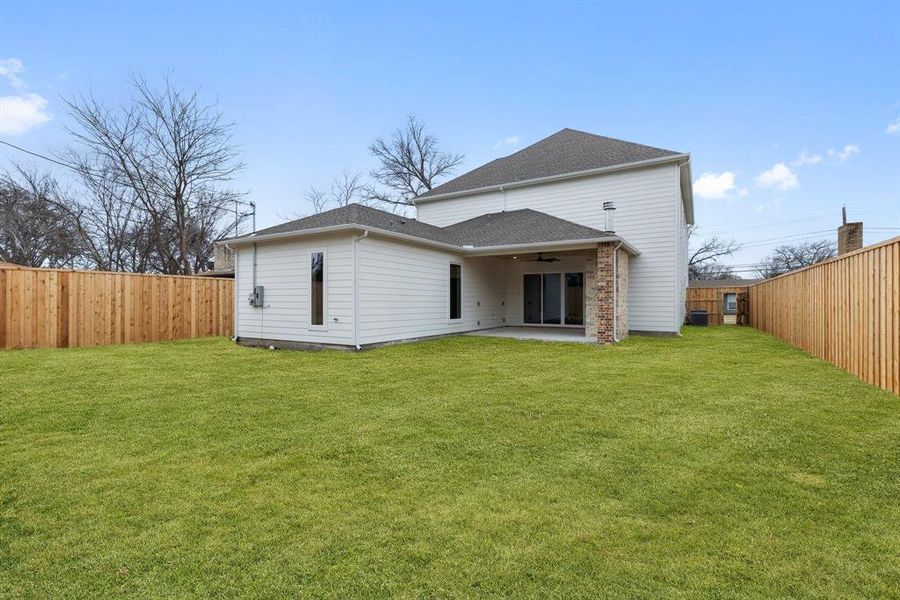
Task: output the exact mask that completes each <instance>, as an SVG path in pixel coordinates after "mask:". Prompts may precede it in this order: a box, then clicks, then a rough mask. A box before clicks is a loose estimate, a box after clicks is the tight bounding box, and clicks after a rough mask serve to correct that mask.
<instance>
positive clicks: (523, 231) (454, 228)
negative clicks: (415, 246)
mask: <svg viewBox="0 0 900 600" xmlns="http://www.w3.org/2000/svg"><path fill="white" fill-rule="evenodd" d="M444 231H446V232H447V233H449V234H450V235H452V236H453V237H455V238H456V239H457V241H458V242H459V243H461V244H463V245H464V246H478V247H485V246H512V245H514V244H539V243H545V242H563V241H573V240H591V239H597V238H603V237H608V236H610V235H611V234H609V233H607V232H605V231H600V230H599V229H594V228H593V227H585V226H584V225H579V224H578V223H573V222H572V221H566V220H565V219H559V218H557V217H554V216H551V215H548V214H547V213H542V212H538V211H536V210H531V209H530V208H525V209H522V210H512V211H509V212H499V213H490V214H487V215H481V216H479V217H475V218H474V219H469V220H468V221H462V222H460V223H455V224H453V225H450V226H449V227H445V228H444Z"/></svg>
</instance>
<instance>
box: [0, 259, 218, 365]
mask: <svg viewBox="0 0 900 600" xmlns="http://www.w3.org/2000/svg"><path fill="white" fill-rule="evenodd" d="M233 315H234V280H232V279H216V278H209V277H179V276H173V275H143V274H135V273H110V272H103V271H67V270H57V269H31V268H24V267H18V266H14V265H4V264H0V348H70V347H76V346H100V345H104V344H130V343H133V342H156V341H161V340H174V339H179V338H196V337H206V336H217V335H232V330H233V326H234V317H233Z"/></svg>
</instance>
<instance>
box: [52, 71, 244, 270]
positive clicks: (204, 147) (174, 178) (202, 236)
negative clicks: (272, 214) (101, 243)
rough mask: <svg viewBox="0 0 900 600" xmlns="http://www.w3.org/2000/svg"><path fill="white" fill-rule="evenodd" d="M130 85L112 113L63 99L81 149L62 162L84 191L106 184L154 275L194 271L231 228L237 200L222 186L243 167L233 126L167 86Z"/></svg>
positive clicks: (88, 101) (192, 96)
mask: <svg viewBox="0 0 900 600" xmlns="http://www.w3.org/2000/svg"><path fill="white" fill-rule="evenodd" d="M132 86H133V88H134V90H135V92H136V98H135V100H134V101H133V102H132V103H131V104H129V105H128V106H125V107H123V108H122V109H121V110H119V111H112V110H109V109H107V108H106V107H105V106H103V105H102V104H101V103H100V102H98V101H97V100H96V99H94V98H93V97H87V98H85V97H80V98H77V99H73V100H70V101H68V106H69V110H70V113H71V115H72V117H73V119H74V122H75V126H74V127H73V128H72V129H70V130H69V132H70V133H71V134H72V135H73V137H74V138H75V140H76V141H77V142H78V144H79V146H80V149H79V150H70V151H69V152H68V153H67V154H66V156H65V158H66V159H67V160H68V162H69V163H71V164H74V165H75V166H76V168H77V169H78V170H79V171H80V172H81V173H82V176H83V179H85V185H86V187H88V188H89V189H93V188H95V187H96V183H97V181H96V180H98V179H102V180H103V181H105V182H110V185H111V187H110V188H109V189H106V190H103V193H104V194H106V193H107V192H108V195H107V196H104V197H107V198H108V199H109V201H110V202H113V203H114V204H115V206H114V207H112V208H114V210H113V211H112V212H113V213H114V214H115V215H116V217H117V218H122V219H125V220H127V221H128V222H132V223H133V222H135V221H137V222H138V223H140V227H146V231H145V232H144V233H143V239H144V240H146V241H147V242H148V243H149V244H150V245H151V247H152V249H153V253H154V254H155V257H154V261H153V262H154V265H153V268H154V270H159V271H161V272H163V273H173V274H190V273H194V272H196V271H197V270H198V269H199V268H202V267H203V266H204V265H205V264H206V263H207V262H208V261H209V260H211V259H212V240H214V239H216V238H218V237H222V236H223V235H224V234H225V233H226V232H228V231H229V230H230V229H231V228H232V227H233V221H232V220H231V218H232V217H234V215H235V211H234V210H233V206H234V203H235V201H236V200H238V199H239V198H240V197H241V196H242V194H240V193H238V192H235V191H232V190H231V189H228V188H227V187H226V185H227V184H228V183H229V182H230V181H231V180H232V179H233V177H234V176H235V174H236V173H237V172H238V171H239V170H240V169H241V168H243V163H242V162H241V161H240V160H239V158H238V155H237V149H236V148H235V146H234V144H233V143H232V140H231V129H232V124H230V123H226V122H225V121H224V120H223V117H222V115H221V114H220V113H219V112H218V111H217V110H216V109H215V107H212V106H206V105H203V104H201V103H200V100H199V98H198V95H197V92H192V93H187V94H185V93H183V92H181V91H180V90H178V89H176V88H175V87H174V86H173V85H172V83H171V82H170V81H169V80H166V81H165V86H164V88H163V89H162V90H161V91H158V90H154V89H152V88H151V87H150V86H149V85H148V83H147V82H146V81H145V80H144V79H141V78H133V79H132ZM98 169H99V170H100V171H99V174H98ZM98 175H100V176H98ZM101 202H102V200H101ZM122 204H125V205H128V206H131V207H133V208H136V209H137V211H136V214H129V213H128V211H127V210H126V209H124V208H122ZM117 235H118V234H117Z"/></svg>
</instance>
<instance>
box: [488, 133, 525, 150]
mask: <svg viewBox="0 0 900 600" xmlns="http://www.w3.org/2000/svg"><path fill="white" fill-rule="evenodd" d="M518 145H519V136H517V135H511V136H509V137H506V138H503V139H502V140H500V141H499V142H497V143H496V144H494V150H499V149H500V148H512V147H515V146H518Z"/></svg>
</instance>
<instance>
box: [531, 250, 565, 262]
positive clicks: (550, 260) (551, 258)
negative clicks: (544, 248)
mask: <svg viewBox="0 0 900 600" xmlns="http://www.w3.org/2000/svg"><path fill="white" fill-rule="evenodd" d="M528 262H548V263H552V262H559V259H558V258H555V257H552V256H551V257H548V258H544V255H543V254H542V253H540V252H538V255H537V258H532V259H531V260H530V261H528Z"/></svg>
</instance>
